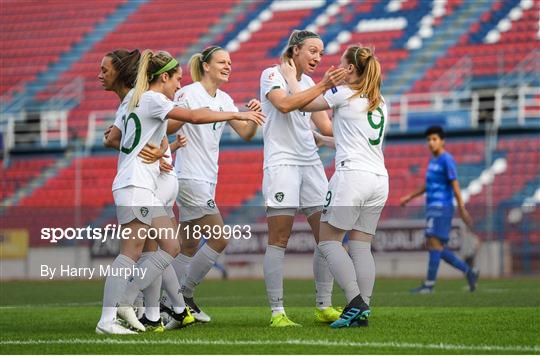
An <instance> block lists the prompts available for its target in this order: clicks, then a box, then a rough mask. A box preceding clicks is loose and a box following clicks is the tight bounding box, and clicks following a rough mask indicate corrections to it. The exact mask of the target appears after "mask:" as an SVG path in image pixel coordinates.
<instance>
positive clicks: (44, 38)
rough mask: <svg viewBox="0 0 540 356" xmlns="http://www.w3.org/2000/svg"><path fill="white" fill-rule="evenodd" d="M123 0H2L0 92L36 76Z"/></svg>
mask: <svg viewBox="0 0 540 356" xmlns="http://www.w3.org/2000/svg"><path fill="white" fill-rule="evenodd" d="M124 1H125V0H113V1H99V2H96V3H89V2H85V1H81V2H72V3H70V4H69V6H66V4H65V3H64V2H60V1H57V2H47V3H42V2H39V1H23V2H21V1H3V2H2V11H1V15H0V23H1V24H2V25H1V29H2V36H1V44H2V54H1V58H2V76H1V77H0V78H1V80H0V94H2V95H5V94H6V93H8V92H9V91H10V90H13V89H17V88H19V89H20V88H21V86H22V85H23V84H25V83H27V82H29V81H32V80H33V79H35V78H36V75H37V74H38V73H41V72H44V71H45V70H46V69H47V67H48V65H49V64H50V63H52V62H55V61H56V60H58V58H59V56H60V54H62V53H65V52H68V51H69V50H70V49H71V46H73V44H75V43H76V42H77V41H79V40H80V39H81V38H82V36H84V35H85V34H87V33H89V32H91V31H92V28H93V27H94V26H95V25H96V24H97V23H99V22H100V21H103V19H104V18H105V17H106V16H107V15H108V14H110V13H111V12H112V11H114V9H115V8H116V7H117V6H118V5H119V4H121V3H122V2H124ZM51 21H54V27H51Z"/></svg>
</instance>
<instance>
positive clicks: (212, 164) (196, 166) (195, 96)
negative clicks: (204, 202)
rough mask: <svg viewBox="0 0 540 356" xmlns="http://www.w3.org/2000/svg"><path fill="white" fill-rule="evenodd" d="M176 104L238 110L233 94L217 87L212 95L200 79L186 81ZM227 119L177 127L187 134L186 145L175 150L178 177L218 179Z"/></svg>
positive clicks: (180, 132)
mask: <svg viewBox="0 0 540 356" xmlns="http://www.w3.org/2000/svg"><path fill="white" fill-rule="evenodd" d="M175 102H176V105H178V106H179V107H183V108H186V109H191V110H195V109H201V108H208V109H210V110H213V111H227V112H237V111H238V108H236V106H235V105H234V102H233V100H232V98H231V97H230V96H229V95H228V94H227V93H225V92H224V91H221V90H219V89H218V90H217V91H216V96H215V97H212V96H211V95H210V94H208V92H207V91H206V89H204V87H203V86H202V84H201V83H200V82H195V83H192V84H190V85H186V86H185V87H183V88H182V89H180V90H179V91H178V92H177V93H176V96H175ZM226 124H227V123H226V122H225V121H223V122H216V123H212V124H203V125H194V124H187V123H186V124H184V125H183V126H182V128H181V129H180V130H179V131H178V133H179V134H182V135H184V136H186V137H187V140H188V141H187V145H186V147H182V148H180V149H178V150H177V151H176V161H175V164H174V166H175V170H176V174H177V176H178V178H181V179H198V180H203V181H206V182H209V183H214V184H215V183H217V177H218V169H219V167H218V159H219V141H220V139H221V135H222V134H223V130H224V129H225V125H226Z"/></svg>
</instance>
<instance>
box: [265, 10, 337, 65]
mask: <svg viewBox="0 0 540 356" xmlns="http://www.w3.org/2000/svg"><path fill="white" fill-rule="evenodd" d="M332 4H333V1H331V0H325V2H324V4H323V5H322V6H320V7H318V8H315V9H314V10H313V12H312V13H311V16H310V17H306V18H305V19H304V21H302V22H301V23H300V24H299V25H298V29H306V28H307V27H308V26H309V25H310V24H311V23H312V22H313V21H314V20H315V19H316V18H317V16H319V15H320V14H322V13H323V12H325V11H326V9H327V8H328V7H329V6H330V5H332ZM288 41H289V35H287V36H286V37H283V38H282V39H281V41H279V42H278V43H277V45H276V46H274V48H272V49H271V50H270V51H269V57H278V56H279V55H280V54H281V51H283V48H285V46H286V45H287V42H288Z"/></svg>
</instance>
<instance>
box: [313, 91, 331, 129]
mask: <svg viewBox="0 0 540 356" xmlns="http://www.w3.org/2000/svg"><path fill="white" fill-rule="evenodd" d="M315 100H317V99H315ZM323 100H324V99H323ZM312 103H313V102H312ZM310 104H311V103H310ZM311 121H313V123H314V124H315V126H317V128H318V129H319V131H320V132H321V134H323V135H324V136H334V131H333V130H332V121H330V118H329V117H328V114H327V113H326V111H316V112H314V113H313V114H311Z"/></svg>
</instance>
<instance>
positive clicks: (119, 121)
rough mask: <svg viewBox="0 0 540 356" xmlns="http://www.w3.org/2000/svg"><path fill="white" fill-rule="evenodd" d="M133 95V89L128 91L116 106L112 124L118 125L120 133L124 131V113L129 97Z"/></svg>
mask: <svg viewBox="0 0 540 356" xmlns="http://www.w3.org/2000/svg"><path fill="white" fill-rule="evenodd" d="M132 96H133V89H131V90H130V91H128V93H127V94H126V96H125V97H124V100H122V102H121V103H120V106H118V110H116V115H115V117H114V124H113V125H114V126H116V127H118V128H119V129H120V131H122V134H123V133H124V131H123V130H124V116H125V115H126V112H127V108H128V104H129V102H130V100H131V97H132Z"/></svg>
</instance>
